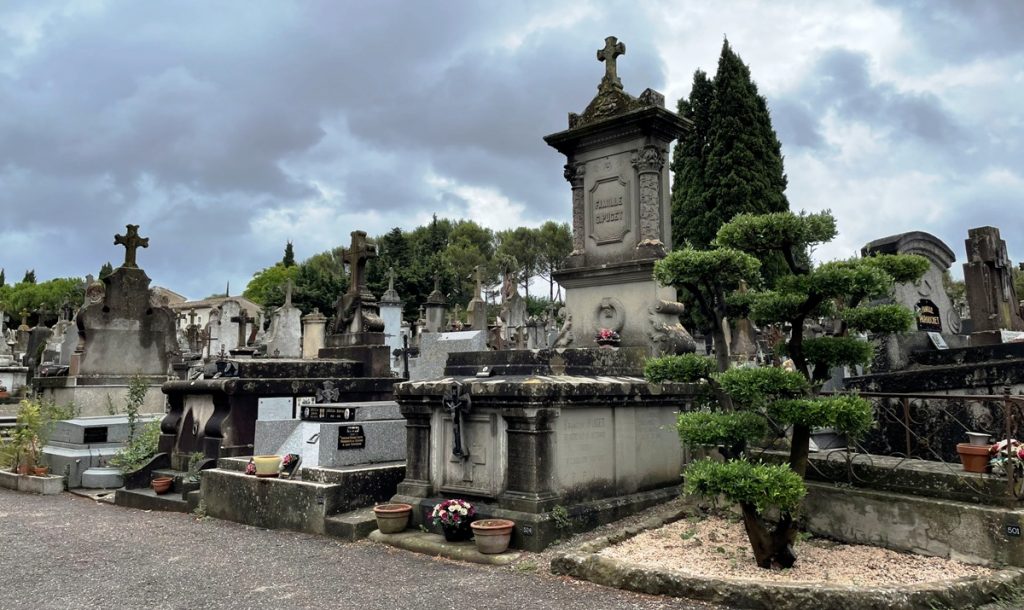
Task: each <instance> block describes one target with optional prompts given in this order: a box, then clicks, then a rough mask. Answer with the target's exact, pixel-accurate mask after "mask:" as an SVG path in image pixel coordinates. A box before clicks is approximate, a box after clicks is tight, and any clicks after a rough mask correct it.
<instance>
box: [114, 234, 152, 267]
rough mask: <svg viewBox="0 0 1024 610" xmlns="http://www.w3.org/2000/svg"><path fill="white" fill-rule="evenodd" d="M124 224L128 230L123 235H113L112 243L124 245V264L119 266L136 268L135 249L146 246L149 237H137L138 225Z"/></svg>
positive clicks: (147, 245)
mask: <svg viewBox="0 0 1024 610" xmlns="http://www.w3.org/2000/svg"><path fill="white" fill-rule="evenodd" d="M125 226H127V227H128V231H127V232H126V233H125V235H114V245H115V246H118V245H120V246H124V265H121V266H122V267H128V268H130V269H137V268H138V267H139V266H138V265H136V264H135V250H136V249H137V248H139V247H140V246H141V247H143V248H148V247H149V238H148V237H139V225H125Z"/></svg>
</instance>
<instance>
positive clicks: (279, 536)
mask: <svg viewBox="0 0 1024 610" xmlns="http://www.w3.org/2000/svg"><path fill="white" fill-rule="evenodd" d="M312 607H317V608H389V609H395V608H430V609H431V610H439V609H442V608H458V609H459V610H467V609H472V608H517V609H518V608H528V609H530V610H540V609H544V608H553V609H559V610H568V609H570V608H595V609H596V608H602V609H603V608H689V609H693V610H698V609H701V610H708V609H709V608H711V606H707V605H701V604H693V603H690V602H686V601H683V600H676V599H670V598H662V597H653V596H646V595H638V594H633V593H629V592H626V591H620V590H617V589H609V588H605V587H600V586H597V585H593V584H590V583H586V582H580V581H575V580H571V579H563V578H558V577H554V576H551V575H550V574H548V573H547V565H546V563H545V564H540V565H539V566H538V569H537V570H535V571H529V570H527V569H524V568H523V566H522V565H520V566H519V567H513V568H492V567H484V566H476V565H471V564H462V563H455V562H450V561H446V560H441V559H435V558H431V557H427V556H424V555H417V554H414V553H407V552H404V551H399V550H397V549H393V548H391V547H386V546H382V545H376V544H373V543H369V542H360V543H355V544H345V543H341V542H338V541H337V540H334V539H332V538H327V537H320V536H310V535H306V534H297V533H293V532H281V531H271V530H263V529H259V528H253V527H248V526H244V525H239V524H236V523H230V522H226V521H218V520H216V519H203V520H197V519H195V518H193V517H191V516H188V515H182V514H177V513H159V512H145V511H138V510H131V509H124V508H120V507H117V506H113V505H109V504H105V503H101V502H94V501H93V500H90V499H88V498H82V497H78V496H73V495H71V494H67V493H65V494H61V495H59V496H36V495H31V494H21V493H16V492H12V491H8V490H2V489H0V608H60V609H61V610H69V609H72V608H274V609H277V608H312Z"/></svg>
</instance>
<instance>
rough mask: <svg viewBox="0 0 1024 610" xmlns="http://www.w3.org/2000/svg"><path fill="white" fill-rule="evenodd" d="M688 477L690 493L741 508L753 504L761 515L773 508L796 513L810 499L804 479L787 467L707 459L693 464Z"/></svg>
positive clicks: (743, 461) (686, 485)
mask: <svg viewBox="0 0 1024 610" xmlns="http://www.w3.org/2000/svg"><path fill="white" fill-rule="evenodd" d="M685 475H686V482H685V483H684V485H683V491H685V492H686V493H688V494H699V495H702V496H705V497H710V498H715V497H718V496H725V497H726V498H728V499H729V500H730V501H732V502H735V503H737V504H749V505H751V506H753V508H754V509H755V510H756V511H757V512H758V513H761V514H763V513H764V512H765V511H766V510H768V509H769V508H777V509H778V510H780V511H782V512H786V513H789V512H794V511H796V510H797V509H798V508H799V507H800V502H801V500H803V499H804V496H805V495H807V490H806V488H805V487H804V482H803V479H802V478H801V477H800V475H798V474H797V473H795V472H793V471H792V470H790V469H789V467H788V466H786V465H785V464H778V465H772V464H762V463H752V462H748V461H746V460H730V461H728V462H716V461H714V460H710V459H705V460H699V461H696V462H693V463H692V464H690V465H689V466H688V467H687V468H686V472H685Z"/></svg>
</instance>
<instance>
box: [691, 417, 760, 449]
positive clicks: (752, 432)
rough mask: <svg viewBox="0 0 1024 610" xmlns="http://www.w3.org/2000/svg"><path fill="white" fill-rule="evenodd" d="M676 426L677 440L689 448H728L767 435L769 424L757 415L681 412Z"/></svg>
mask: <svg viewBox="0 0 1024 610" xmlns="http://www.w3.org/2000/svg"><path fill="white" fill-rule="evenodd" d="M676 426H677V428H678V430H679V438H680V439H681V440H682V441H683V443H684V444H686V445H688V446H690V447H698V446H701V445H712V446H718V445H725V446H731V445H734V444H735V443H737V442H738V441H747V442H750V441H756V440H760V439H762V438H764V437H765V436H766V435H767V434H768V422H766V421H765V419H764V417H762V416H760V415H758V414H757V413H750V412H746V411H741V412H738V413H710V412H708V411H694V412H691V413H680V414H679V418H678V421H677V423H676Z"/></svg>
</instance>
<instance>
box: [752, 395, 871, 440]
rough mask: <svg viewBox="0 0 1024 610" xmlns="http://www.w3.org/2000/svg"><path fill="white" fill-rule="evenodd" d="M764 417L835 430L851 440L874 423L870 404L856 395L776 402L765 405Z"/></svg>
mask: <svg viewBox="0 0 1024 610" xmlns="http://www.w3.org/2000/svg"><path fill="white" fill-rule="evenodd" d="M768 415H769V417H771V418H772V419H774V420H775V421H777V422H781V423H787V424H798V425H802V426H808V427H810V428H835V429H836V430H839V431H841V432H845V433H847V434H848V435H850V436H852V437H857V436H860V435H862V434H864V433H865V432H867V431H868V429H869V428H871V426H872V425H873V424H874V412H873V410H872V408H871V403H870V402H868V401H867V400H865V399H863V398H861V397H860V396H857V395H856V394H842V395H837V396H818V397H815V398H798V399H792V400H777V401H775V402H773V403H771V404H770V405H769V406H768Z"/></svg>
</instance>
